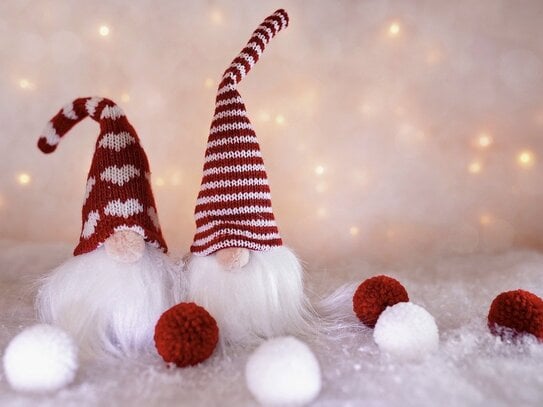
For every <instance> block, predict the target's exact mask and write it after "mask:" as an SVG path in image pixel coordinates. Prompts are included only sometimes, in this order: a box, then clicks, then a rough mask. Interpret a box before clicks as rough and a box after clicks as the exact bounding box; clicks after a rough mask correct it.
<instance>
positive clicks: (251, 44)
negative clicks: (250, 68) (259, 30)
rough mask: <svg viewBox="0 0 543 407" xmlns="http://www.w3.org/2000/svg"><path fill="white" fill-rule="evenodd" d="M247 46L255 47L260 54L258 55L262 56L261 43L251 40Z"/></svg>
mask: <svg viewBox="0 0 543 407" xmlns="http://www.w3.org/2000/svg"><path fill="white" fill-rule="evenodd" d="M251 38H252V37H251ZM245 48H251V49H254V50H255V51H256V53H257V54H258V57H259V58H260V56H261V55H262V51H263V50H262V48H260V44H258V43H257V42H252V41H250V42H249V43H248V44H247V46H246V47H245Z"/></svg>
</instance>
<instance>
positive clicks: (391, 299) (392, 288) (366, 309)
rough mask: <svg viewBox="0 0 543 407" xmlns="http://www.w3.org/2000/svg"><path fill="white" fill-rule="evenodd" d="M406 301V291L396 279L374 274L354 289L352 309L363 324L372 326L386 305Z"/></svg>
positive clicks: (407, 298) (407, 299) (407, 297)
mask: <svg viewBox="0 0 543 407" xmlns="http://www.w3.org/2000/svg"><path fill="white" fill-rule="evenodd" d="M407 301H409V296H408V295H407V291H406V290H405V288H404V286H403V285H402V284H401V283H400V282H399V281H398V280H395V279H393V278H391V277H388V276H375V277H371V278H368V279H367V280H366V281H364V282H363V283H362V284H360V285H359V286H358V288H357V289H356V292H355V293H354V296H353V310H354V313H355V314H356V316H357V317H358V319H360V321H362V323H363V324H364V325H366V326H369V327H370V328H373V327H375V324H376V322H377V319H378V318H379V315H381V313H382V312H383V311H384V310H385V309H386V307H390V306H392V305H394V304H397V303H399V302H407Z"/></svg>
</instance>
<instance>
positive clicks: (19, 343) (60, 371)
mask: <svg viewBox="0 0 543 407" xmlns="http://www.w3.org/2000/svg"><path fill="white" fill-rule="evenodd" d="M3 364H4V373H5V375H6V379H7V381H8V383H9V384H10V385H11V387H12V388H13V389H14V390H17V391H27V392H35V393H47V392H53V391H56V390H59V389H61V388H63V387H65V386H66V385H68V384H70V383H71V382H72V381H73V380H74V379H75V375H76V373H77V369H78V367H79V365H78V347H77V345H76V343H75V342H74V340H73V339H72V337H71V336H70V335H69V334H68V333H66V332H65V331H63V330H62V329H60V328H57V327H55V326H52V325H48V324H37V325H33V326H31V327H28V328H26V329H24V330H23V331H21V332H20V333H19V334H18V335H16V336H15V337H14V338H13V339H12V340H11V341H10V343H9V344H8V346H7V347H6V350H5V352H4V356H3Z"/></svg>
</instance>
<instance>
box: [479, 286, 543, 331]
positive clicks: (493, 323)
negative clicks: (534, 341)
mask: <svg viewBox="0 0 543 407" xmlns="http://www.w3.org/2000/svg"><path fill="white" fill-rule="evenodd" d="M488 327H489V328H490V331H491V332H492V333H493V334H494V335H505V334H506V332H505V331H504V330H503V329H500V328H509V329H512V330H513V332H514V333H517V334H521V333H529V334H532V335H534V336H535V337H536V338H538V339H539V340H540V341H543V300H542V299H541V298H539V297H538V296H537V295H535V294H532V293H531V292H528V291H524V290H515V291H507V292H504V293H501V294H500V295H498V296H497V297H496V298H495V299H494V301H492V304H491V305H490V311H489V312H488Z"/></svg>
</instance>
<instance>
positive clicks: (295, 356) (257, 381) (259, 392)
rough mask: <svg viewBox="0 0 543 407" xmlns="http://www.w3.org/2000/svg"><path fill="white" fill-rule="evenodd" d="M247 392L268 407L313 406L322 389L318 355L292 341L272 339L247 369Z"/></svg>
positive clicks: (256, 353) (281, 338) (251, 360)
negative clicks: (309, 404) (286, 406)
mask: <svg viewBox="0 0 543 407" xmlns="http://www.w3.org/2000/svg"><path fill="white" fill-rule="evenodd" d="M245 380H246V383H247V388H248V389H249V391H250V392H251V394H252V395H253V396H254V397H255V399H256V400H257V401H258V402H259V403H260V404H262V405H267V406H284V405H289V406H303V405H306V404H308V403H310V402H312V401H313V400H314V399H315V398H316V397H317V396H318V395H319V393H320V390H321V386H322V379H321V369H320V366H319V362H318V360H317V358H316V357H315V354H314V353H313V352H312V351H311V349H310V348H309V346H307V345H306V344H305V343H304V342H302V341H300V340H298V339H296V338H294V337H292V336H283V337H277V338H272V339H269V340H267V341H266V342H264V343H263V344H261V345H260V346H259V347H258V348H257V349H256V350H255V351H254V352H253V353H252V354H251V356H250V357H249V360H248V361H247V365H246V367H245Z"/></svg>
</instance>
